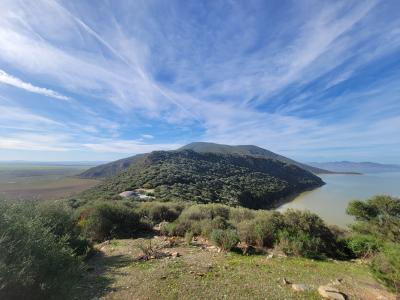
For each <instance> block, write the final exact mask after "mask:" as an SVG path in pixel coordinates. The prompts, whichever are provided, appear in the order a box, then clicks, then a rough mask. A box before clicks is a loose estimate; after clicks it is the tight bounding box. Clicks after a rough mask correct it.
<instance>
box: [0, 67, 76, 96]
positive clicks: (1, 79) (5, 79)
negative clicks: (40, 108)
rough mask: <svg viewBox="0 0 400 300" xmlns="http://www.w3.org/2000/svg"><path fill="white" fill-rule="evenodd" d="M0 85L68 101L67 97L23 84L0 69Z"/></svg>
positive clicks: (26, 83)
mask: <svg viewBox="0 0 400 300" xmlns="http://www.w3.org/2000/svg"><path fill="white" fill-rule="evenodd" d="M0 83H4V84H8V85H11V86H13V87H16V88H19V89H23V90H25V91H28V92H31V93H35V94H40V95H43V96H47V97H52V98H56V99H59V100H69V99H70V98H69V97H67V96H64V95H61V94H59V93H57V92H55V91H53V90H50V89H47V88H43V87H38V86H34V85H32V84H30V83H28V82H24V81H22V80H21V79H19V78H17V77H14V76H12V75H10V74H7V73H6V72H5V71H3V70H1V69H0Z"/></svg>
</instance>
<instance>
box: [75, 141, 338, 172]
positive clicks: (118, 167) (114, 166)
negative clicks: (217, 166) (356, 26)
mask: <svg viewBox="0 0 400 300" xmlns="http://www.w3.org/2000/svg"><path fill="white" fill-rule="evenodd" d="M182 150H192V151H194V152H198V153H218V154H236V155H246V156H253V157H258V158H265V159H274V160H278V161H281V162H284V163H286V164H293V165H295V166H298V167H300V168H302V169H304V170H307V171H309V172H312V173H314V174H327V173H333V172H331V171H327V170H323V169H321V168H317V167H312V166H309V165H305V164H302V163H300V162H297V161H295V160H292V159H290V158H287V157H284V156H282V155H279V154H276V153H274V152H271V151H268V150H266V149H263V148H260V147H257V146H252V145H239V146H230V145H222V144H215V143H205V142H196V143H191V144H188V145H186V146H183V147H181V148H179V149H178V150H176V151H182ZM146 155H147V154H138V155H135V156H131V157H128V158H124V159H120V160H117V161H114V162H111V163H107V164H103V165H100V166H97V167H93V168H91V169H89V170H87V171H85V172H83V173H82V174H81V175H80V177H84V178H92V179H93V178H107V177H112V176H115V175H117V174H118V173H119V172H122V171H124V170H126V169H128V168H129V167H131V166H133V165H135V164H136V163H138V162H140V161H141V159H143V157H144V156H146Z"/></svg>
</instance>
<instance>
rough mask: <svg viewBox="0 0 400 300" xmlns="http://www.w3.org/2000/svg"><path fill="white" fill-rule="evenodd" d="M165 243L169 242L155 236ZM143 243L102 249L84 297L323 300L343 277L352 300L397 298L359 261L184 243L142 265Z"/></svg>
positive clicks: (122, 242) (114, 244) (127, 242)
mask: <svg viewBox="0 0 400 300" xmlns="http://www.w3.org/2000/svg"><path fill="white" fill-rule="evenodd" d="M153 242H154V243H160V242H161V243H162V242H163V238H157V237H156V238H154V239H153ZM142 243H143V239H138V240H117V241H112V242H110V243H108V244H103V245H99V249H100V253H99V254H98V255H96V256H95V257H94V258H93V259H92V260H91V261H90V262H89V265H90V266H91V268H93V269H91V270H92V271H91V272H88V273H87V282H86V283H85V284H84V285H83V286H82V287H81V289H80V291H79V293H80V295H84V298H85V299H86V298H92V297H98V298H101V299H320V297H319V296H318V294H317V292H316V289H317V288H318V286H319V285H322V284H327V283H330V282H331V281H335V280H336V279H338V278H340V279H342V283H341V284H340V286H339V288H340V290H341V291H343V292H345V293H346V294H347V295H348V296H349V299H363V300H368V299H376V298H377V297H378V296H380V295H382V296H384V297H385V298H386V299H395V297H394V295H391V294H389V293H388V292H386V291H385V290H384V289H383V288H382V287H381V286H380V285H379V284H377V283H376V282H375V281H374V279H373V278H372V276H371V275H370V274H369V271H368V267H367V266H365V265H362V264H357V263H354V262H334V261H313V260H309V259H302V258H272V259H267V257H266V256H264V255H263V256H261V255H260V256H243V255H239V254H234V253H222V252H221V253H217V252H216V251H211V250H209V249H207V248H206V247H199V246H188V245H186V244H185V243H184V241H182V243H180V244H179V245H176V246H174V248H172V249H168V250H169V251H177V252H179V253H180V254H181V255H182V256H180V257H177V258H171V257H166V258H162V259H153V260H149V261H144V262H138V261H137V257H138V256H140V255H141V250H140V249H138V247H137V245H138V244H142ZM283 278H285V279H287V280H288V281H290V282H292V283H304V284H307V285H310V286H311V287H312V290H311V291H309V292H295V291H293V290H292V289H291V288H290V285H286V284H284V283H283Z"/></svg>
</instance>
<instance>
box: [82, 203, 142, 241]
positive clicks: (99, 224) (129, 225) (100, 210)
mask: <svg viewBox="0 0 400 300" xmlns="http://www.w3.org/2000/svg"><path fill="white" fill-rule="evenodd" d="M79 224H80V225H81V227H82V230H83V232H84V233H85V235H86V237H87V238H89V239H91V240H93V241H104V240H106V239H111V238H128V237H132V236H133V235H134V234H135V233H137V232H138V231H144V230H148V229H149V228H148V227H147V226H146V225H145V224H144V223H143V222H141V220H140V216H139V214H137V213H136V212H135V211H134V210H133V209H132V208H129V207H126V206H123V205H120V204H116V203H113V204H108V203H102V204H97V205H95V206H93V207H89V208H86V209H85V210H84V211H83V212H82V213H81V220H80V221H79Z"/></svg>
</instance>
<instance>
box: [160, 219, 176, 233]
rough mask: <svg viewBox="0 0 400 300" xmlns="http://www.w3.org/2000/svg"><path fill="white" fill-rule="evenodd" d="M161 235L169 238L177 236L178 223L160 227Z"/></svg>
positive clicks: (165, 224)
mask: <svg viewBox="0 0 400 300" xmlns="http://www.w3.org/2000/svg"><path fill="white" fill-rule="evenodd" d="M160 234H161V235H167V236H172V235H176V223H168V222H166V223H164V224H162V225H161V227H160Z"/></svg>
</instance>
